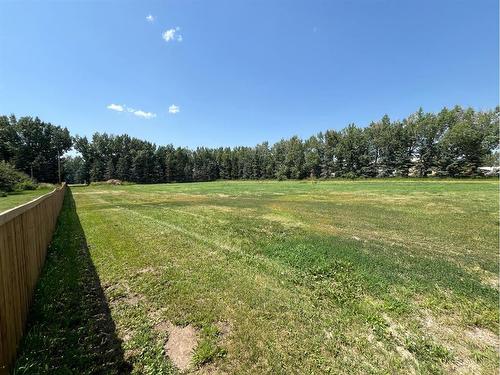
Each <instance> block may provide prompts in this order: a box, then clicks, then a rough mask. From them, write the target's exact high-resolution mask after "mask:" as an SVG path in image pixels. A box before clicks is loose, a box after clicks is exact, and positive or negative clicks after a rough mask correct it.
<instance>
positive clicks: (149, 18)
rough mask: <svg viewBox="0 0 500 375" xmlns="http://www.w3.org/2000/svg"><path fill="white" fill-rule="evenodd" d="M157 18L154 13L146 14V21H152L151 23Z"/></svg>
mask: <svg viewBox="0 0 500 375" xmlns="http://www.w3.org/2000/svg"><path fill="white" fill-rule="evenodd" d="M155 19H156V17H155V16H153V15H152V14H148V15H147V16H146V21H148V22H151V23H152V22H155Z"/></svg>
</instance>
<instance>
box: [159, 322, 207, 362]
mask: <svg viewBox="0 0 500 375" xmlns="http://www.w3.org/2000/svg"><path fill="white" fill-rule="evenodd" d="M154 328H155V329H156V330H157V331H159V332H167V333H168V340H167V342H166V344H165V353H166V355H167V356H168V357H169V358H170V360H171V361H172V362H173V364H174V365H175V366H176V367H177V368H178V369H179V370H181V371H186V370H188V369H189V367H190V366H191V363H192V362H193V353H194V349H195V348H196V346H197V345H198V330H197V329H196V328H195V327H193V326H192V325H191V324H189V325H187V326H185V327H180V326H176V325H174V324H172V323H171V322H169V321H167V322H161V323H158V324H156V325H155V327H154Z"/></svg>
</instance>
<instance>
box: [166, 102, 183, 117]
mask: <svg viewBox="0 0 500 375" xmlns="http://www.w3.org/2000/svg"><path fill="white" fill-rule="evenodd" d="M180 111H181V109H180V108H179V106H177V105H175V104H172V105H171V106H170V107H168V113H171V114H173V115H175V114H176V113H179V112H180Z"/></svg>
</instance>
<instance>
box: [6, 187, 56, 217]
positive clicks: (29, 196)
mask: <svg viewBox="0 0 500 375" xmlns="http://www.w3.org/2000/svg"><path fill="white" fill-rule="evenodd" d="M52 190H54V187H53V186H48V185H43V186H42V187H39V188H38V189H36V190H23V191H16V192H13V193H9V194H8V195H7V196H6V197H0V213H1V212H3V211H7V210H10V209H11V208H14V207H16V206H19V205H21V204H23V203H26V202H29V201H31V200H33V199H35V198H37V197H39V196H40V195H44V194H47V193H48V192H50V191H52Z"/></svg>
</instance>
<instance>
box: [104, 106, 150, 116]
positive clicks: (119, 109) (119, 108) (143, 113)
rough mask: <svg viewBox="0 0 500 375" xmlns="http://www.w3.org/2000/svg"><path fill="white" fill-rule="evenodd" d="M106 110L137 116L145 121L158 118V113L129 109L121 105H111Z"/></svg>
mask: <svg viewBox="0 0 500 375" xmlns="http://www.w3.org/2000/svg"><path fill="white" fill-rule="evenodd" d="M106 108H108V109H111V110H112V111H117V112H124V111H126V112H128V113H132V114H134V115H136V116H137V117H142V118H145V119H151V118H155V117H156V113H153V112H146V111H142V110H140V109H134V108H132V107H127V106H126V105H125V104H123V105H120V104H110V105H108V106H107V107H106Z"/></svg>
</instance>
